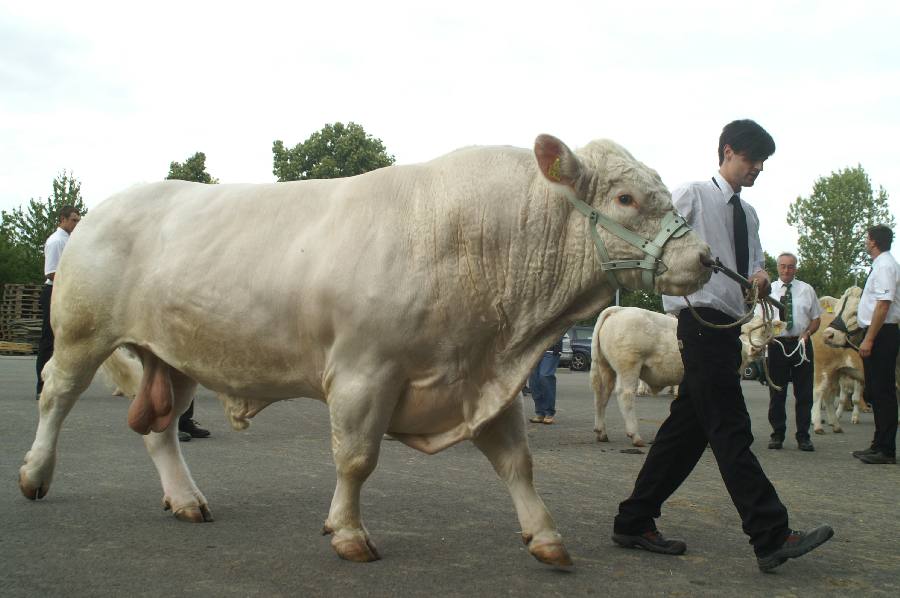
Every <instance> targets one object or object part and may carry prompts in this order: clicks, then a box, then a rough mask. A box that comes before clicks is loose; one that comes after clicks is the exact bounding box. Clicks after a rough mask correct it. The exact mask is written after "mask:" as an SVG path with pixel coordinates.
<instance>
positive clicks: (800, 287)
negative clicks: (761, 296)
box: [769, 278, 822, 337]
mask: <svg viewBox="0 0 900 598" xmlns="http://www.w3.org/2000/svg"><path fill="white" fill-rule="evenodd" d="M786 292H787V285H786V284H785V283H783V282H782V281H781V279H780V278H779V279H778V280H776V281H775V282H773V283H772V292H771V293H770V294H769V296H770V297H772V298H773V299H778V300H779V301H781V302H782V303H784V294H785V293H786ZM791 305H792V306H793V309H792V310H791V311H792V312H793V314H794V325H793V326H792V327H791V328H790V329H788V328H787V326H786V325H787V320H786V318H787V314H785V316H784V317H785V328H783V329H782V330H781V332H780V333H779V334H776V335H775V336H779V337H781V336H800V335H801V334H803V333H804V332H806V329H807V328H808V327H809V323H810V322H812V321H813V320H815V319H816V318H818V317H820V316H821V315H822V306H821V305H819V298H818V297H817V296H816V290H815V289H814V288H812V286H811V285H808V284H806V283H805V282H803V281H802V280H797V279H796V278H795V279H794V280H792V281H791Z"/></svg>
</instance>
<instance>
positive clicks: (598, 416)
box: [591, 357, 616, 442]
mask: <svg viewBox="0 0 900 598" xmlns="http://www.w3.org/2000/svg"><path fill="white" fill-rule="evenodd" d="M615 384H616V373H615V371H613V369H612V368H611V367H609V364H608V363H607V362H606V360H605V359H602V358H600V359H598V358H596V357H595V358H594V360H593V364H592V367H591V388H593V390H594V433H595V434H596V435H597V442H609V435H608V434H607V433H606V406H607V405H608V404H609V396H610V394H611V393H612V389H613V386H615Z"/></svg>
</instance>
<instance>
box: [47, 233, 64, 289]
mask: <svg viewBox="0 0 900 598" xmlns="http://www.w3.org/2000/svg"><path fill="white" fill-rule="evenodd" d="M68 241H69V233H67V232H66V231H64V230H63V229H61V228H57V229H56V231H55V232H54V233H53V234H52V235H50V236H49V237H48V238H47V242H46V243H44V276H47V275H48V274H53V273H55V272H56V269H57V268H58V267H59V258H60V256H62V252H63V249H64V248H65V246H66V243H67V242H68ZM44 282H45V283H46V284H53V281H52V280H50V279H49V278H48V279H47V280H45V281H44Z"/></svg>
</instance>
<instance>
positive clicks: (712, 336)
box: [613, 120, 834, 571]
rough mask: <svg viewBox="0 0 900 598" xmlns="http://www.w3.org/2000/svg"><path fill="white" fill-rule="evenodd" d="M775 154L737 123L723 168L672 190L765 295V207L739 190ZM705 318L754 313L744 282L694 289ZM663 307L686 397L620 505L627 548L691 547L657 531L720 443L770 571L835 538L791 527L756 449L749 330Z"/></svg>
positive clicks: (676, 300) (620, 534) (670, 300)
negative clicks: (673, 331) (747, 364)
mask: <svg viewBox="0 0 900 598" xmlns="http://www.w3.org/2000/svg"><path fill="white" fill-rule="evenodd" d="M774 152H775V142H774V140H773V139H772V137H771V135H769V133H768V132H766V131H765V129H763V128H762V127H761V126H759V125H758V124H757V123H755V122H754V121H752V120H737V121H734V122H731V123H729V124H728V125H726V126H725V128H724V129H723V130H722V134H721V136H720V137H719V148H718V153H719V171H718V172H717V173H716V174H715V175H714V176H713V177H712V178H711V179H709V180H706V181H699V182H695V183H689V184H687V185H685V186H682V187H681V188H679V189H677V190H676V191H675V192H674V193H673V194H672V200H673V203H674V204H675V209H676V210H677V211H678V212H679V213H680V214H681V215H682V216H683V217H684V218H685V219H686V220H687V222H688V224H689V225H690V226H691V228H692V229H693V230H694V232H695V233H696V234H697V235H699V236H700V237H701V238H702V239H703V240H704V241H706V242H707V243H708V244H709V245H710V248H711V250H712V255H714V256H718V257H719V258H720V259H721V260H722V262H723V263H724V264H725V265H726V266H728V267H733V268H734V269H735V270H737V271H738V272H739V273H741V274H742V275H743V276H745V277H747V276H748V273H749V278H750V280H751V281H755V282H756V283H757V285H758V288H759V292H760V296H766V295H768V293H769V290H770V283H769V277H768V274H766V271H765V269H764V268H763V252H762V246H761V244H760V241H759V218H758V217H757V215H756V211H755V210H754V209H753V208H752V207H751V206H750V204H748V203H747V202H745V201H744V200H742V199H741V197H740V191H741V189H742V188H743V187H751V186H753V184H754V183H755V182H756V178H757V176H758V175H759V173H760V172H762V169H763V163H764V162H765V161H766V159H767V158H768V157H769V156H771V155H772V154H773V153H774ZM689 300H690V302H691V304H692V305H693V306H694V307H695V309H696V311H697V312H698V314H699V315H700V317H702V318H703V319H704V320H706V321H708V322H711V323H712V324H714V325H719V326H721V325H733V324H734V323H735V322H736V321H737V319H738V318H739V317H740V316H741V315H742V314H743V313H744V312H745V311H746V306H745V304H744V297H743V295H742V293H741V290H740V287H739V286H738V285H736V284H735V283H734V282H733V281H731V280H729V279H727V278H726V277H724V276H713V277H712V279H710V281H709V282H708V283H706V285H704V286H703V288H701V289H700V290H699V291H698V292H696V293H693V294H692V295H690V296H689ZM663 307H664V308H665V309H666V311H667V312H670V313H674V314H677V316H678V329H677V330H678V332H677V335H678V343H679V348H680V349H681V357H682V361H683V362H684V379H683V381H682V383H681V386H680V387H679V398H678V400H675V401H673V402H672V406H671V411H670V414H669V417H668V418H666V421H664V422H663V424H662V426H661V427H660V429H659V432H657V435H656V440H655V442H654V444H653V446H652V447H651V449H650V452H649V454H648V455H647V459H646V461H645V462H644V466H643V467H642V468H641V471H640V473H639V474H638V477H637V481H636V482H635V486H634V491H633V492H632V494H631V496H630V497H629V498H628V499H627V500H625V501H624V502H622V503H621V504H620V505H619V513H618V515H617V516H616V518H615V524H614V535H613V541H615V542H616V543H617V544H619V545H621V546H623V547H627V548H643V549H645V550H649V551H651V552H657V553H661V554H682V553H684V552H685V550H686V549H687V546H686V545H685V543H684V542H682V541H680V540H667V539H666V538H664V537H663V535H662V534H660V533H659V531H657V529H656V524H655V519H657V518H658V517H659V516H660V514H661V513H660V509H661V507H662V505H663V503H664V502H665V501H666V500H667V499H668V498H669V496H671V495H672V493H673V492H675V490H677V489H678V487H679V486H680V485H681V484H682V482H684V480H685V479H686V478H687V476H688V475H689V474H690V473H691V471H692V470H693V469H694V466H695V465H696V464H697V462H698V461H699V460H700V457H701V456H702V455H703V452H704V450H705V449H706V446H707V444H708V445H710V446H711V448H712V452H713V455H714V456H715V458H716V462H717V463H718V466H719V471H720V472H721V474H722V479H723V481H724V482H725V486H726V487H727V489H728V493H729V494H730V495H731V499H732V501H733V502H734V505H735V507H737V510H738V513H739V514H740V517H741V522H742V527H743V530H744V533H746V534H747V535H748V536H750V543H751V544H752V545H753V549H754V552H755V553H756V558H757V564H758V566H759V568H760V570H762V571H770V570H772V569H774V568H775V567H777V566H779V565H781V564H782V563H784V562H785V561H786V560H787V559H790V558H795V557H798V556H801V555H803V554H806V553H807V552H809V551H810V550H812V549H814V548H816V547H817V546H819V545H820V544H822V543H823V542H825V541H827V540H828V539H829V538H831V536H832V535H833V533H834V532H833V530H832V529H831V528H830V527H829V526H827V525H823V526H820V527H817V528H815V529H813V530H810V531H809V532H802V531H793V530H791V529H790V528H789V527H788V515H787V509H786V508H785V506H784V505H783V504H782V503H781V501H780V500H779V498H778V494H777V493H776V492H775V488H774V487H773V486H772V484H771V482H769V479H768V478H767V477H766V474H765V473H764V472H763V470H762V467H760V464H759V462H758V461H757V460H756V457H755V456H754V455H753V452H752V451H751V450H750V445H751V444H752V443H753V434H752V433H751V431H750V417H749V415H748V413H747V406H746V405H745V403H744V396H743V394H742V392H741V381H740V374H739V372H738V368H739V366H740V363H741V355H740V353H741V344H740V340H739V335H740V328H738V327H735V326H731V327H727V328H724V327H719V328H711V327H708V326H706V325H704V324H701V323H700V322H699V321H698V320H697V319H696V318H695V317H694V315H693V314H692V312H691V310H690V309H687V303H686V300H685V299H684V298H681V297H672V296H663Z"/></svg>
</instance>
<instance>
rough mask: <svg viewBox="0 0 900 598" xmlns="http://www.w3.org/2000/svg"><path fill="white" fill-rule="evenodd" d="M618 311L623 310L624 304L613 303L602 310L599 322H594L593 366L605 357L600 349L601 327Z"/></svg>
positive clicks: (592, 340) (592, 336)
mask: <svg viewBox="0 0 900 598" xmlns="http://www.w3.org/2000/svg"><path fill="white" fill-rule="evenodd" d="M618 311H622V306H621V305H613V306H610V307H607V308H606V309H604V310H603V311H601V312H600V316H599V317H597V323H596V324H594V333H593V334H592V335H591V362H592V364H591V365H592V366H593V364H594V363H597V361H598V360H600V359H603V354H602V353H601V351H600V329H601V328H603V323H604V322H606V319H607V318H608V317H609V316H611V315H613V314H614V313H616V312H618Z"/></svg>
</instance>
